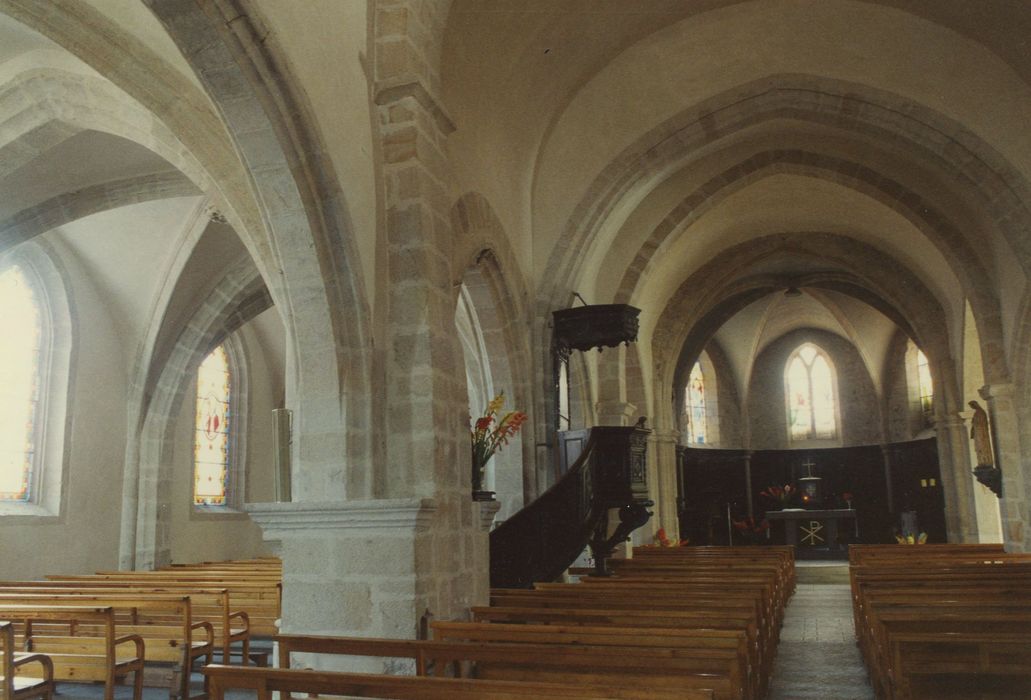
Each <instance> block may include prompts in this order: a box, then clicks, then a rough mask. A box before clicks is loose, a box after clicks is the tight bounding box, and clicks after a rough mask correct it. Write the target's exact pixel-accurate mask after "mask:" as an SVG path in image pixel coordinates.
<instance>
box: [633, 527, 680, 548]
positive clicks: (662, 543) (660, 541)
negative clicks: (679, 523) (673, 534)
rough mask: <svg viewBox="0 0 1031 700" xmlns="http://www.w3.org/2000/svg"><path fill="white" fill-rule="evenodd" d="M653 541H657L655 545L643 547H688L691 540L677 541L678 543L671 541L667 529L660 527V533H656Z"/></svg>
mask: <svg viewBox="0 0 1031 700" xmlns="http://www.w3.org/2000/svg"><path fill="white" fill-rule="evenodd" d="M653 539H654V540H655V544H646V545H643V546H644V547H686V546H687V545H688V543H689V542H690V540H680V541H677V542H675V541H673V540H671V539H670V538H669V535H667V534H666V528H664V527H660V528H659V530H658V532H656V533H655V536H654V538H653Z"/></svg>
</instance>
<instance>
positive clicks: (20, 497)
mask: <svg viewBox="0 0 1031 700" xmlns="http://www.w3.org/2000/svg"><path fill="white" fill-rule="evenodd" d="M0 319H2V327H3V332H2V333H0V500H3V501H15V502H19V501H20V502H28V501H30V500H31V499H33V498H34V496H35V494H33V488H34V481H35V479H34V477H35V471H36V465H37V452H38V434H39V428H40V426H39V423H40V420H39V419H40V415H39V410H38V409H39V401H40V393H41V387H42V385H43V381H44V377H43V373H42V364H43V362H42V360H43V347H44V342H45V337H44V331H45V330H46V329H45V328H44V323H43V314H42V313H41V310H40V305H39V302H38V301H37V298H36V293H35V291H34V290H33V289H32V286H31V285H30V284H29V281H28V279H27V278H26V276H25V274H24V273H23V272H22V269H21V268H20V267H18V266H17V265H11V266H10V267H7V268H6V269H4V270H2V271H0Z"/></svg>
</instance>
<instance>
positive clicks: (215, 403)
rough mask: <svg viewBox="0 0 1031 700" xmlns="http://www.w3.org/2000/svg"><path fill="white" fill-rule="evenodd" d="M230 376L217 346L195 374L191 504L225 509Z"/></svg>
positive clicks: (226, 356)
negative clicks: (195, 395) (194, 432)
mask: <svg viewBox="0 0 1031 700" xmlns="http://www.w3.org/2000/svg"><path fill="white" fill-rule="evenodd" d="M231 398H232V373H231V371H230V368H229V356H228V354H227V353H226V350H225V347H224V346H222V345H220V346H218V347H217V348H215V349H214V350H212V351H211V354H210V355H208V356H207V357H206V358H205V359H204V362H202V363H201V365H200V368H199V369H198V370H197V424H196V437H195V439H194V447H193V503H194V505H197V506H226V505H228V503H227V500H226V496H227V493H228V491H229V464H230V462H229V460H230V456H231V455H230V448H231V444H230V435H231V434H230V430H231V427H232V418H233V416H232V412H231V411H230V399H231Z"/></svg>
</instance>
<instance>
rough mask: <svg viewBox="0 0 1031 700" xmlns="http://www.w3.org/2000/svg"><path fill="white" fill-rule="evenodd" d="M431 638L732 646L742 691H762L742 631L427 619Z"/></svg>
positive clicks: (658, 647)
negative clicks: (744, 681)
mask: <svg viewBox="0 0 1031 700" xmlns="http://www.w3.org/2000/svg"><path fill="white" fill-rule="evenodd" d="M431 629H432V631H433V638H434V639H435V640H439V641H450V642H463V643H468V644H478V645H492V644H504V645H510V644H533V645H544V644H547V645H553V646H563V645H575V646H588V647H615V648H627V647H631V648H637V649H641V650H645V651H650V650H653V649H655V650H662V651H663V653H668V652H667V650H687V651H697V650H716V649H722V650H727V651H733V652H734V656H735V659H736V665H737V669H738V670H737V671H736V674H735V675H737V676H739V677H742V678H745V679H746V688H745V690H746V692H745V695H746V697H762V695H763V690H762V687H761V682H760V680H761V679H759V677H758V674H757V670H756V669H755V668H753V667H752V665H751V663H750V661H749V653H748V641H747V639H746V638H745V634H744V632H742V631H737V630H714V629H705V628H702V629H694V628H686V629H678V628H672V629H671V628H655V627H591V626H585V625H568V626H566V625H533V624H503V623H482V622H449V621H435V622H433V623H431Z"/></svg>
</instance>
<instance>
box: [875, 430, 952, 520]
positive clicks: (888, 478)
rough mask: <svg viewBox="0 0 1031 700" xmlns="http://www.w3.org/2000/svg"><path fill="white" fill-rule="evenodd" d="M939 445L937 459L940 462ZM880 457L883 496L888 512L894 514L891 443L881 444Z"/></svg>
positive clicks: (893, 452) (892, 453) (893, 456)
mask: <svg viewBox="0 0 1031 700" xmlns="http://www.w3.org/2000/svg"><path fill="white" fill-rule="evenodd" d="M940 455H941V452H940V446H939V457H938V461H939V463H940V462H941V456H940ZM881 457H882V458H883V459H884V489H885V497H886V498H887V499H888V512H889V513H891V514H892V515H895V487H894V486H892V483H893V482H892V466H893V465H892V463H893V462H894V458H895V450H893V449H892V447H891V445H881Z"/></svg>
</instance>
